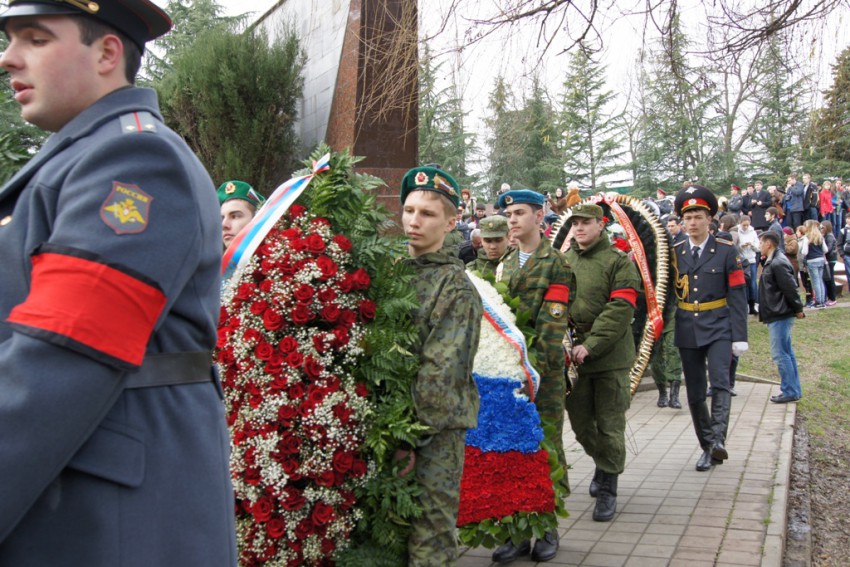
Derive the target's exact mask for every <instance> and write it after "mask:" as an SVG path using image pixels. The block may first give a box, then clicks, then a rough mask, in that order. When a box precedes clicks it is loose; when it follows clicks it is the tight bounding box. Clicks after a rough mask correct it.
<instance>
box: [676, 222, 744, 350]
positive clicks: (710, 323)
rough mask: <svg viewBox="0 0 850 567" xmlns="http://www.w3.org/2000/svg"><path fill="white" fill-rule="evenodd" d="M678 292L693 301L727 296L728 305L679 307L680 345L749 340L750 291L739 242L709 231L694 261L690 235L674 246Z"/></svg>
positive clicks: (704, 300) (696, 345) (680, 299)
mask: <svg viewBox="0 0 850 567" xmlns="http://www.w3.org/2000/svg"><path fill="white" fill-rule="evenodd" d="M673 251H674V258H673V267H674V276H675V277H676V280H677V285H676V287H675V289H674V292H675V293H676V294H677V296H678V298H679V301H680V302H686V303H688V304H691V305H695V304H697V303H699V304H701V305H706V304H709V305H710V304H711V302H714V301H720V300H726V303H727V305H725V306H722V307H717V308H713V309H704V310H693V311H690V310H685V309H681V308H680V309H677V310H676V336H675V341H676V346H677V347H679V348H702V347H705V346H707V345H709V344H711V343H713V342H714V341H718V340H727V341H732V342H744V341H746V340H747V312H748V310H747V293H746V289H745V279H744V272H743V270H742V269H741V264H740V260H739V258H738V254H737V251H736V249H735V245H734V244H733V243H732V242H731V241H729V240H723V239H718V238H715V237H714V236H712V235H709V237H708V240H707V241H706V243H705V244H704V245H703V248H702V252H701V253H700V256H699V259H698V260H697V262H696V263H694V260H693V256H692V253H691V249H690V244H689V241H688V240H687V239H685V240H683V241H681V242H677V243H676V244H675V245H674V247H673Z"/></svg>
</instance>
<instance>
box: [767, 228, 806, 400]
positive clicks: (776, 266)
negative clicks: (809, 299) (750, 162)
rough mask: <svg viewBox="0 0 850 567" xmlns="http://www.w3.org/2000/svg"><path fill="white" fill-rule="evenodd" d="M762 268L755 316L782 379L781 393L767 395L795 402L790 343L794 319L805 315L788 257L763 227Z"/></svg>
mask: <svg viewBox="0 0 850 567" xmlns="http://www.w3.org/2000/svg"><path fill="white" fill-rule="evenodd" d="M759 244H760V248H761V254H762V256H764V259H765V260H764V268H763V269H762V272H761V277H760V278H759V306H760V309H759V320H760V321H761V322H762V323H764V324H766V325H767V332H768V334H769V335H770V356H771V357H772V358H773V361H774V362H775V363H776V366H777V368H778V369H779V376H780V378H781V379H782V384H781V386H780V390H781V393H780V394H779V395H776V396H771V398H770V401H772V402H774V403H777V404H784V403H788V402H795V401H797V400H799V399H800V398H801V397H802V396H803V391H802V389H801V387H800V372H799V370H798V368H797V358H796V356H794V348H793V347H792V346H791V329H792V328H793V327H794V319H803V318H805V316H806V315H805V313H803V302H802V300H800V293H799V291H798V290H797V278H796V277H795V276H794V268H793V267H792V266H791V262H789V261H788V258H787V257H786V256H785V254H784V253H783V252H782V250H779V237H778V236H777V235H776V233H775V232H772V231H767V232H765V233H763V234H762V235H761V237H760V238H759Z"/></svg>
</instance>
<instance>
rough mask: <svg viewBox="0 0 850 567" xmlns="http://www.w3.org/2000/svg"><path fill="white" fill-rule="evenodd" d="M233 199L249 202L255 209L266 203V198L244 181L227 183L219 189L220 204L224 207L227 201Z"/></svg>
mask: <svg viewBox="0 0 850 567" xmlns="http://www.w3.org/2000/svg"><path fill="white" fill-rule="evenodd" d="M231 199H242V200H243V201H248V202H249V203H251V204H252V205H254V206H255V207H259V206H260V205H262V204H263V203H264V202H265V200H266V199H265V198H264V197H263V196H262V195H260V194H259V193H258V192H257V191H256V190H255V189H254V188H253V187H251V186H250V185H248V184H247V183H245V182H244V181H237V180H235V179H234V180H233V181H225V182H224V183H222V184H221V186H220V187H219V188H218V203H219V205H223V204H224V202H225V201H229V200H231Z"/></svg>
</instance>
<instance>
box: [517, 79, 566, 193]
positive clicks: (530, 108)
mask: <svg viewBox="0 0 850 567" xmlns="http://www.w3.org/2000/svg"><path fill="white" fill-rule="evenodd" d="M522 114H523V115H524V120H523V122H522V125H523V128H522V132H523V138H522V148H521V150H522V155H523V161H522V164H523V166H524V167H523V170H522V171H521V173H520V177H519V178H518V181H519V182H520V183H521V184H522V185H525V186H526V187H528V188H531V189H535V190H537V191H540V192H541V193H543V192H547V191H548V192H551V193H554V192H555V189H557V188H558V187H563V186H564V184H565V178H564V165H563V156H562V154H561V151H560V149H559V148H558V145H559V142H560V135H559V133H558V127H557V119H556V113H555V110H554V109H553V108H552V104H551V102H550V101H549V97H548V94H547V93H546V91H545V89H544V88H543V86H542V85H541V84H540V79H539V78H538V77H534V79H533V80H532V83H531V96H530V97H529V98H528V99H527V100H526V101H525V107H524V108H523V111H522Z"/></svg>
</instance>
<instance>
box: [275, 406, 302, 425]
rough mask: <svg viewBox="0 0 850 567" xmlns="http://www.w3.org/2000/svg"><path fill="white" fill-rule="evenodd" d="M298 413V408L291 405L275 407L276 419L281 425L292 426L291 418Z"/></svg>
mask: <svg viewBox="0 0 850 567" xmlns="http://www.w3.org/2000/svg"><path fill="white" fill-rule="evenodd" d="M297 415H298V410H297V409H296V408H294V407H292V406H280V407H279V408H277V419H278V421H279V423H280V425H282V426H283V427H292V420H294V419H295V416H297Z"/></svg>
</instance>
